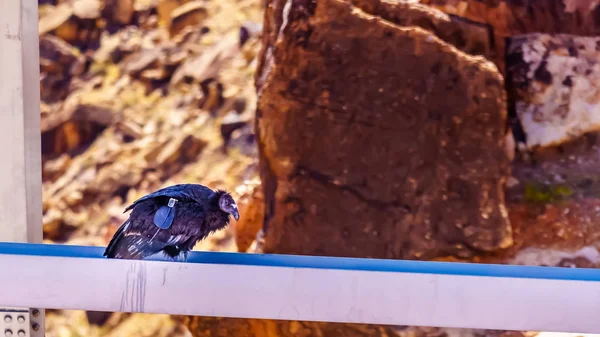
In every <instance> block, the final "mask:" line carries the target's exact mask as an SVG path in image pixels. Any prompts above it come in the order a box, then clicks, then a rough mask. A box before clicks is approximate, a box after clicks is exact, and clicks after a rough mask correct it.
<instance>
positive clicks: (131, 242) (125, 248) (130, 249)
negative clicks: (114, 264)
mask: <svg viewBox="0 0 600 337" xmlns="http://www.w3.org/2000/svg"><path fill="white" fill-rule="evenodd" d="M163 248H164V244H162V243H161V242H159V241H151V240H150V239H149V238H147V237H145V236H141V235H127V236H122V237H121V238H120V239H119V241H118V242H116V244H115V247H114V248H113V249H111V250H110V251H108V253H107V254H106V256H107V257H109V258H117V259H132V260H142V259H145V258H147V257H149V256H151V255H154V254H157V253H158V252H160V251H161V250H162V249H163Z"/></svg>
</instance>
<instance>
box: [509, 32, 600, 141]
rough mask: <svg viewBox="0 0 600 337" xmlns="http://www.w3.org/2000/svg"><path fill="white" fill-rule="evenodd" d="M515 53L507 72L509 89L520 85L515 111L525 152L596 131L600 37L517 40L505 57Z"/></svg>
mask: <svg viewBox="0 0 600 337" xmlns="http://www.w3.org/2000/svg"><path fill="white" fill-rule="evenodd" d="M519 52H522V56H520V57H517V58H518V59H519V60H517V61H516V63H517V64H507V70H508V71H509V72H511V74H512V75H513V81H512V85H513V87H514V88H516V87H517V86H518V85H520V86H521V89H518V90H517V99H516V100H517V101H516V103H515V107H516V112H517V116H518V117H519V120H520V121H521V124H522V126H523V130H524V131H525V134H526V135H527V146H528V147H529V148H534V147H547V146H553V145H558V144H561V143H565V142H568V141H570V140H572V139H575V138H577V137H579V136H581V135H583V134H584V133H586V132H591V131H597V130H600V37H580V36H572V35H562V34H561V35H548V34H529V35H522V36H516V37H513V38H511V41H510V45H509V55H513V56H514V55H518V53H519ZM509 59H510V56H509ZM514 60H515V58H513V59H512V61H513V62H514ZM517 72H520V74H517Z"/></svg>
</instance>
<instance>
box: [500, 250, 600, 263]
mask: <svg viewBox="0 0 600 337" xmlns="http://www.w3.org/2000/svg"><path fill="white" fill-rule="evenodd" d="M577 257H583V258H585V259H587V260H588V261H590V262H592V263H598V262H600V252H598V249H596V247H592V246H586V247H583V248H581V249H579V250H577V251H562V250H557V249H545V248H537V247H528V248H525V249H523V250H521V251H520V252H518V253H517V255H516V256H515V257H514V258H513V259H512V260H511V261H509V262H508V263H509V264H515V265H525V266H541V265H546V266H556V265H558V264H559V262H560V261H561V260H563V259H574V258H577Z"/></svg>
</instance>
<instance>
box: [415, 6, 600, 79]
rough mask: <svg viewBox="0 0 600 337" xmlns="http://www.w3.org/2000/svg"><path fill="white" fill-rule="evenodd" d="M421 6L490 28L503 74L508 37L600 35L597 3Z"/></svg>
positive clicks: (496, 56)
mask: <svg viewBox="0 0 600 337" xmlns="http://www.w3.org/2000/svg"><path fill="white" fill-rule="evenodd" d="M419 1H420V2H421V3H422V4H425V5H429V6H432V7H435V8H437V9H440V10H442V11H444V12H446V13H449V14H454V15H458V16H461V17H465V18H468V19H470V20H473V21H476V22H480V23H482V24H486V25H489V26H490V28H491V29H492V34H493V36H494V47H493V49H495V56H494V57H493V58H492V60H493V61H494V63H496V65H497V66H498V68H499V69H500V71H501V72H503V73H504V51H505V38H507V37H510V36H514V35H521V34H529V33H547V34H556V33H562V34H576V35H581V36H597V35H600V19H599V18H600V6H599V4H600V3H599V2H598V1H597V0H545V1H538V0H419Z"/></svg>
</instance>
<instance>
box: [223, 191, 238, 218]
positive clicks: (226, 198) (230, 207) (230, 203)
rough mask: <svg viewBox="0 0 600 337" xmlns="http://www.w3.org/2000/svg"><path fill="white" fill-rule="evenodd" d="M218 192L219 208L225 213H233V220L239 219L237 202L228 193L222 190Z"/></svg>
mask: <svg viewBox="0 0 600 337" xmlns="http://www.w3.org/2000/svg"><path fill="white" fill-rule="evenodd" d="M219 192H220V193H219V201H218V203H219V209H221V211H223V212H225V213H229V214H231V215H233V218H234V219H235V221H238V220H239V219H240V213H239V211H238V207H237V204H236V203H235V201H234V200H233V198H232V197H231V195H230V194H229V193H227V192H224V191H219Z"/></svg>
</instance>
